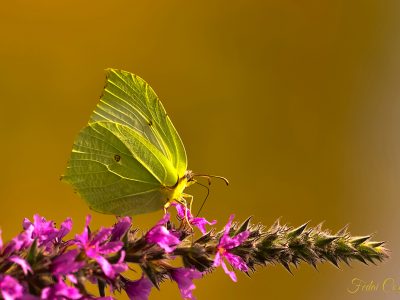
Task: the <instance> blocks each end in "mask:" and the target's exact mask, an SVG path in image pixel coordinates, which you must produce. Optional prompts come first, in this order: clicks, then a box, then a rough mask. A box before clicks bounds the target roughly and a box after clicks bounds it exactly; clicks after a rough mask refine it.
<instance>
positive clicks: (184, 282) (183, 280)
mask: <svg viewBox="0 0 400 300" xmlns="http://www.w3.org/2000/svg"><path fill="white" fill-rule="evenodd" d="M170 274H171V278H172V280H174V281H175V282H176V283H177V284H178V287H179V290H180V292H181V296H182V298H184V299H196V298H195V297H194V296H193V294H192V291H193V290H194V289H195V288H196V286H195V285H194V283H193V279H198V278H201V277H202V274H201V272H199V271H197V270H195V269H189V268H177V269H173V270H172V271H171V273H170Z"/></svg>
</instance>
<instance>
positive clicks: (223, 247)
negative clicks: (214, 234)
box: [213, 215, 250, 282]
mask: <svg viewBox="0 0 400 300" xmlns="http://www.w3.org/2000/svg"><path fill="white" fill-rule="evenodd" d="M233 218H234V215H231V216H230V218H229V221H228V223H227V224H226V225H225V230H224V234H223V235H222V237H221V238H220V240H219V243H218V246H217V254H216V255H215V258H214V264H213V267H218V266H220V265H221V266H222V268H223V269H224V271H225V273H226V274H227V275H229V276H230V277H231V279H232V280H233V281H235V282H236V281H237V278H236V274H235V272H234V271H229V269H228V267H227V266H226V264H225V262H224V259H223V258H226V260H227V261H228V262H229V263H230V264H231V265H232V266H233V267H235V268H236V269H238V270H240V271H243V272H247V271H248V267H247V265H246V263H245V261H244V260H243V259H242V258H241V257H240V256H238V255H235V254H233V253H230V252H229V250H231V249H233V248H236V247H237V246H239V245H240V244H242V243H243V242H244V241H245V240H246V239H247V238H248V237H249V234H250V232H249V231H248V230H246V231H243V232H241V233H239V234H237V235H236V236H234V237H233V238H231V237H230V236H229V231H230V229H231V225H232V220H233Z"/></svg>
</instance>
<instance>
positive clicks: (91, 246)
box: [75, 216, 128, 279]
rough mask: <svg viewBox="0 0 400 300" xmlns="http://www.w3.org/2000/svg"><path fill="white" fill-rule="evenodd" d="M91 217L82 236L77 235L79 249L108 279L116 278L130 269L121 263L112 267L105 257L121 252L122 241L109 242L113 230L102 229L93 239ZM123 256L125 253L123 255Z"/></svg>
mask: <svg viewBox="0 0 400 300" xmlns="http://www.w3.org/2000/svg"><path fill="white" fill-rule="evenodd" d="M90 220H91V217H90V216H87V217H86V226H85V229H84V230H83V232H82V234H80V235H78V234H77V235H76V237H75V240H76V244H77V246H78V247H79V248H81V249H83V250H84V251H85V253H86V255H87V256H88V257H89V258H91V259H94V260H95V261H96V262H97V263H98V264H99V265H100V267H101V269H102V270H103V272H104V274H105V275H106V276H107V277H108V278H111V279H113V278H115V276H116V275H117V274H118V273H120V272H123V271H125V270H127V269H128V266H127V265H126V264H125V263H123V262H121V261H119V262H118V263H117V264H115V265H112V264H111V263H110V262H109V261H108V260H107V259H106V258H105V257H104V256H106V255H108V254H113V253H117V252H119V251H120V250H121V249H122V247H123V246H124V244H123V243H122V242H121V241H114V242H107V240H108V238H109V237H110V235H111V232H112V229H111V228H101V229H100V230H99V231H98V233H97V234H96V235H95V236H93V237H91V236H90V234H89V223H90ZM122 255H123V256H124V255H125V253H123V254H122Z"/></svg>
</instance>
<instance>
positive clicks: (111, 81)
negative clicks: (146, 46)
mask: <svg viewBox="0 0 400 300" xmlns="http://www.w3.org/2000/svg"><path fill="white" fill-rule="evenodd" d="M106 71H107V79H106V84H105V87H104V91H103V95H102V96H101V98H100V103H99V104H98V105H97V107H96V109H95V110H94V111H93V114H92V115H91V117H90V121H89V124H90V123H92V122H98V121H110V122H115V123H118V124H122V125H126V126H128V127H130V128H132V129H134V130H136V131H137V132H138V133H139V134H140V135H142V136H143V137H144V138H146V139H147V140H148V141H149V142H150V143H151V144H153V145H154V146H155V147H156V148H157V149H159V150H160V151H161V153H162V154H164V156H165V157H166V158H167V159H168V160H169V161H171V163H172V165H173V166H174V167H175V168H176V170H177V172H178V174H179V177H182V176H183V174H184V173H185V171H186V169H187V157H186V152H185V148H184V146H183V143H182V140H181V138H180V137H179V135H178V132H177V131H176V129H175V127H174V125H173V124H172V122H171V119H170V118H169V116H168V115H167V113H166V111H165V109H164V107H163V105H162V103H161V101H160V99H159V98H158V97H157V95H156V93H155V92H154V90H153V89H152V88H151V87H150V86H149V85H148V84H147V83H146V82H145V81H144V80H143V79H142V78H140V77H139V76H137V75H134V74H132V73H129V72H126V71H121V70H115V69H107V70H106Z"/></svg>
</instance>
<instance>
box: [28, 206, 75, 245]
mask: <svg viewBox="0 0 400 300" xmlns="http://www.w3.org/2000/svg"><path fill="white" fill-rule="evenodd" d="M22 226H23V228H24V229H25V230H28V229H31V230H32V236H31V237H32V238H33V239H37V240H38V245H40V246H44V247H46V250H47V251H49V250H50V249H51V247H52V246H53V244H55V243H59V242H61V240H62V238H63V237H64V236H66V235H67V234H68V233H69V232H70V231H71V228H72V220H71V219H70V218H67V219H66V220H65V221H64V222H62V223H61V226H60V229H57V228H56V227H55V224H54V222H53V221H47V220H46V219H45V218H43V217H41V216H39V215H38V214H36V215H34V216H33V223H32V222H31V221H30V220H29V219H27V218H25V219H24V221H23V223H22Z"/></svg>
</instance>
